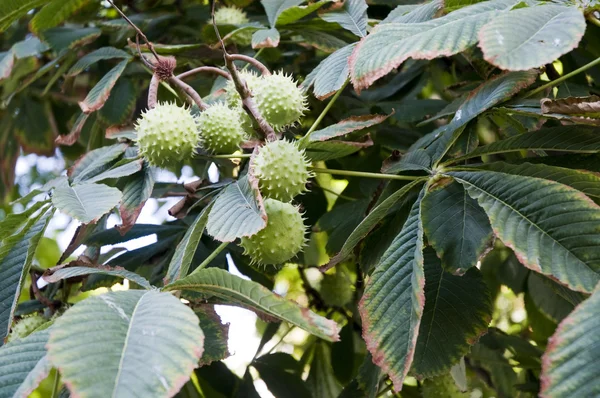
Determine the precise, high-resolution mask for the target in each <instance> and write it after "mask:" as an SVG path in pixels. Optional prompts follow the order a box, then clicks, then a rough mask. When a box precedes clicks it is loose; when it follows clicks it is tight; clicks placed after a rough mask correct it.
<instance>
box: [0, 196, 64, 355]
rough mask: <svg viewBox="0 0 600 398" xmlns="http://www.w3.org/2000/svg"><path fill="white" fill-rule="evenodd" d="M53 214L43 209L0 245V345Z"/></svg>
mask: <svg viewBox="0 0 600 398" xmlns="http://www.w3.org/2000/svg"><path fill="white" fill-rule="evenodd" d="M52 214H53V212H52V211H48V209H47V208H44V209H42V210H41V211H40V212H39V214H37V215H36V216H33V217H31V219H30V220H29V221H28V222H27V224H25V225H24V226H23V228H22V229H21V230H20V231H19V232H18V233H17V234H15V235H13V236H10V237H8V238H6V239H4V240H3V241H2V245H1V246H0V306H1V310H0V345H1V344H2V340H3V339H4V338H5V337H6V336H7V335H8V331H9V329H10V325H11V324H12V319H13V316H14V312H15V308H16V307H17V303H18V301H19V293H20V292H21V287H22V285H23V282H24V280H25V278H26V276H27V274H28V273H29V267H30V266H31V262H32V261H33V256H34V253H35V250H36V248H37V245H38V243H39V241H40V238H41V237H42V236H43V235H44V230H45V229H46V226H47V225H48V222H49V221H50V219H51V218H52Z"/></svg>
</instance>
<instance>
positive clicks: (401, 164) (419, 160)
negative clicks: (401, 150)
mask: <svg viewBox="0 0 600 398" xmlns="http://www.w3.org/2000/svg"><path fill="white" fill-rule="evenodd" d="M395 158H396V157H395V156H394V155H392V156H391V157H390V158H388V159H386V160H385V161H384V162H383V164H382V165H381V172H382V173H392V174H396V173H400V172H402V171H425V172H429V169H430V167H431V158H430V157H429V154H428V153H427V151H426V150H424V149H416V150H414V151H409V152H407V153H406V154H405V155H403V156H402V157H401V158H400V160H396V159H395Z"/></svg>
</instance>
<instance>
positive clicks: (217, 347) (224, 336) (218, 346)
mask: <svg viewBox="0 0 600 398" xmlns="http://www.w3.org/2000/svg"><path fill="white" fill-rule="evenodd" d="M194 312H195V313H196V316H198V319H200V327H201V328H202V332H203V333H204V352H203V353H202V358H200V366H205V365H208V364H210V363H212V362H214V361H220V360H221V359H224V358H227V357H228V356H229V355H230V354H229V349H228V348H227V341H228V338H229V324H228V323H226V324H223V323H221V318H220V317H219V315H218V314H217V313H216V312H215V307H214V305H207V304H200V305H196V306H194Z"/></svg>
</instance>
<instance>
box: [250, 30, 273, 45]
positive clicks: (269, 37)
mask: <svg viewBox="0 0 600 398" xmlns="http://www.w3.org/2000/svg"><path fill="white" fill-rule="evenodd" d="M279 39H280V36H279V31H278V30H277V29H275V28H271V29H261V30H257V31H256V32H254V33H253V34H252V48H254V49H257V48H273V47H277V46H278V45H279Z"/></svg>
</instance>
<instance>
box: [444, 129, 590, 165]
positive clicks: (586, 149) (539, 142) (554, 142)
mask: <svg viewBox="0 0 600 398" xmlns="http://www.w3.org/2000/svg"><path fill="white" fill-rule="evenodd" d="M522 150H529V151H533V150H542V151H561V152H579V153H596V152H598V151H600V128H599V127H592V126H577V125H572V126H560V127H551V128H548V129H542V130H537V131H533V132H530V133H524V134H519V135H516V136H514V137H510V138H506V139H504V140H500V141H496V142H493V143H491V144H488V145H484V146H481V147H479V148H477V149H475V150H474V151H473V152H471V153H468V154H466V155H465V156H461V157H459V158H456V159H452V162H460V161H462V160H466V159H470V158H474V157H478V156H482V155H494V154H497V153H506V152H515V151H522Z"/></svg>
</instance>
